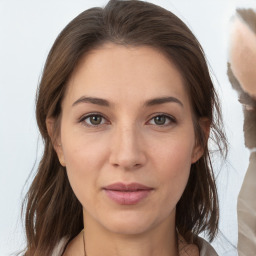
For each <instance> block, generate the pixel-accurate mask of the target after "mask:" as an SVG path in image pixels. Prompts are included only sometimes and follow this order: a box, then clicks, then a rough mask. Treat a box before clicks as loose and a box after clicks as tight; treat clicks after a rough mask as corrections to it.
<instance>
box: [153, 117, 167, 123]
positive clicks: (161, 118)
mask: <svg viewBox="0 0 256 256" xmlns="http://www.w3.org/2000/svg"><path fill="white" fill-rule="evenodd" d="M155 123H156V124H158V125H163V124H165V116H156V117H155Z"/></svg>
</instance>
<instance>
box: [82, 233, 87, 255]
mask: <svg viewBox="0 0 256 256" xmlns="http://www.w3.org/2000/svg"><path fill="white" fill-rule="evenodd" d="M83 244H84V256H86V252H85V241H84V230H83Z"/></svg>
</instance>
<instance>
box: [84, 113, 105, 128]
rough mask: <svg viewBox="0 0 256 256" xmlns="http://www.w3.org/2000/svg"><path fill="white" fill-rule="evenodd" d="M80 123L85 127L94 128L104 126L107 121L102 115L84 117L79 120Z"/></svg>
mask: <svg viewBox="0 0 256 256" xmlns="http://www.w3.org/2000/svg"><path fill="white" fill-rule="evenodd" d="M80 122H82V123H83V124H84V125H86V126H89V127H94V126H100V125H104V124H106V123H107V120H106V119H105V118H104V117H103V116H102V115H98V114H90V115H87V116H84V117H83V118H82V119H81V120H80Z"/></svg>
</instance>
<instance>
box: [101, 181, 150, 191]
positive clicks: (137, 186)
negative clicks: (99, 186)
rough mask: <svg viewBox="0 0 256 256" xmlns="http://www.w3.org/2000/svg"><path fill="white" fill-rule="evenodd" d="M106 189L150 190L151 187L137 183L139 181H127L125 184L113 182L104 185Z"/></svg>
mask: <svg viewBox="0 0 256 256" xmlns="http://www.w3.org/2000/svg"><path fill="white" fill-rule="evenodd" d="M103 189H106V190H116V191H137V190H151V189H153V188H151V187H148V186H145V185H142V184H139V183H135V182H134V183H129V184H125V183H122V182H118V183H114V184H111V185H108V186H106V187H104V188H103Z"/></svg>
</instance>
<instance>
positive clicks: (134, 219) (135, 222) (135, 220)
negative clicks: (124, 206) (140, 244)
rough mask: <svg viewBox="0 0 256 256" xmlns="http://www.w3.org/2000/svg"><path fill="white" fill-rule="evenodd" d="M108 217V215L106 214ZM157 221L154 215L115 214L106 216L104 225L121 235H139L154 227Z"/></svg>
mask: <svg viewBox="0 0 256 256" xmlns="http://www.w3.org/2000/svg"><path fill="white" fill-rule="evenodd" d="M105 217H106V216H105ZM155 222H156V220H155V218H154V217H153V216H145V215H142V216H141V215H140V214H136V213H131V212H127V213H121V214H119V215H117V214H115V215H114V214H113V215H111V216H109V218H104V223H102V224H103V226H105V228H106V229H108V230H109V231H111V232H113V233H117V234H120V235H139V234H142V233H145V232H146V231H148V230H150V229H152V227H153V226H154V223H155Z"/></svg>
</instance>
